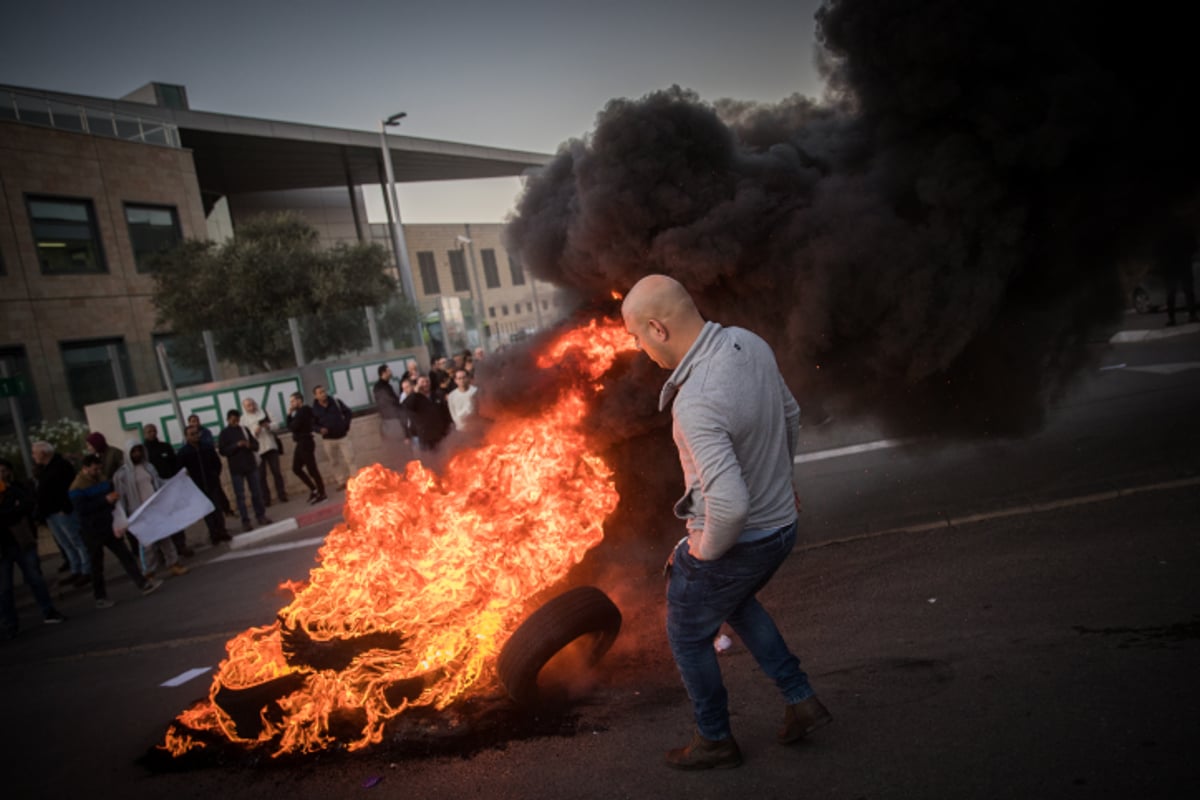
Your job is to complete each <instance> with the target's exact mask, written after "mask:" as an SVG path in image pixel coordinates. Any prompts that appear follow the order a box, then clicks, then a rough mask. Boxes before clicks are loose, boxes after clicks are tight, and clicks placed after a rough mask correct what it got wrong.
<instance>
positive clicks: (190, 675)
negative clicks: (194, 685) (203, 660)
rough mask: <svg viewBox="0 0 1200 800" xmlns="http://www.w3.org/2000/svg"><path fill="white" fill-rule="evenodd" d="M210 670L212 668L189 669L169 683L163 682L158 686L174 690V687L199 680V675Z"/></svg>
mask: <svg viewBox="0 0 1200 800" xmlns="http://www.w3.org/2000/svg"><path fill="white" fill-rule="evenodd" d="M211 670H212V667H196V668H195V669H189V670H188V671H187V672H181V673H179V674H178V675H176V676H175V677H174V678H171V680H169V681H163V682H162V683H160V684H159V686H165V687H167V688H171V689H173V688H175V687H176V686H183V685H184V684H185V683H187V682H188V681H190V680H194V679H195V678H199V677H200V676H201V675H203V674H204V673H206V672H209V671H211Z"/></svg>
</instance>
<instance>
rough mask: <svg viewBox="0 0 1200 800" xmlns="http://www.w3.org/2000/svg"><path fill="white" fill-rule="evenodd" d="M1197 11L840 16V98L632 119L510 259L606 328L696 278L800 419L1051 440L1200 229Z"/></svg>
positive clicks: (912, 10)
mask: <svg viewBox="0 0 1200 800" xmlns="http://www.w3.org/2000/svg"><path fill="white" fill-rule="evenodd" d="M1188 8H1189V6H1188V5H1187V4H1167V3H1161V4H1160V3H1157V2H1150V3H1142V4H1138V5H1136V6H1125V7H1109V6H1105V5H1104V4H1096V3H1084V2H1078V1H1076V0H1052V2H1045V0H1042V1H1041V2H1025V1H1024V0H1005V1H1004V2H992V1H991V0H971V2H963V0H830V2H827V3H826V4H825V5H824V6H823V7H822V8H821V9H820V10H819V11H818V13H817V19H818V38H819V44H820V45H821V55H820V57H819V62H820V68H821V69H822V71H823V76H824V78H825V81H826V87H827V91H826V95H825V96H824V97H823V98H821V99H820V100H814V99H809V98H805V97H801V96H793V97H792V98H790V99H788V100H785V101H784V102H782V103H780V104H778V105H773V106H767V105H757V104H751V103H744V102H738V101H732V100H723V101H717V102H715V103H707V102H703V101H702V100H701V99H700V98H699V97H697V96H696V95H695V94H694V93H692V92H690V91H686V90H683V89H680V88H678V87H672V88H670V89H666V90H663V91H660V92H656V93H654V94H651V95H649V96H647V97H644V98H642V99H640V100H626V99H620V100H613V101H612V102H610V103H609V104H608V105H607V106H606V107H605V108H604V110H603V111H602V112H601V113H600V114H599V116H598V119H597V123H596V127H595V130H594V132H592V133H591V134H590V135H589V136H587V137H586V138H584V139H582V140H576V141H570V142H567V143H566V144H564V145H563V146H562V148H561V149H560V151H559V153H558V155H557V157H556V158H555V159H554V160H553V162H552V163H551V164H550V165H549V166H548V167H547V168H546V169H545V171H544V172H543V173H542V174H541V175H540V176H538V177H536V178H534V179H532V180H531V181H530V182H529V184H528V186H527V188H526V191H525V193H524V195H523V196H522V198H521V200H520V201H519V204H518V209H517V212H516V214H515V216H514V218H513V219H512V220H511V221H510V225H509V239H510V242H509V243H510V245H511V247H512V249H514V250H516V251H518V252H519V253H520V255H521V257H522V258H523V260H524V262H525V264H526V265H527V266H528V268H529V269H530V270H531V271H532V272H533V273H534V274H535V275H537V276H538V277H539V278H542V279H546V280H551V281H554V282H556V283H558V284H559V285H562V286H566V287H571V288H572V289H574V290H575V291H577V292H578V293H579V295H580V296H581V297H583V298H585V299H588V300H590V301H592V302H601V301H603V300H604V299H605V298H608V297H609V295H610V293H611V292H612V291H613V290H616V291H619V292H624V291H626V290H627V289H628V288H629V287H630V286H631V285H632V284H633V283H634V282H635V281H636V280H637V279H638V278H639V277H641V276H643V275H645V274H647V273H651V272H664V273H667V274H670V275H673V276H675V277H676V278H678V279H680V280H681V281H682V282H683V283H684V284H685V285H686V286H688V288H689V289H690V290H691V291H692V292H693V294H694V295H695V297H696V299H697V302H698V304H699V305H700V308H701V311H702V312H703V313H704V314H705V316H706V317H707V318H709V319H714V320H717V321H719V322H721V323H722V324H727V325H740V326H744V327H747V328H750V329H752V330H754V331H756V332H758V333H760V334H761V335H763V336H764V337H765V338H766V339H767V340H768V341H770V342H771V343H772V345H773V346H774V347H775V349H776V353H777V355H778V358H779V361H780V365H781V367H782V368H783V370H784V373H785V375H786V376H787V378H788V381H789V384H790V385H791V387H792V390H793V392H795V394H796V395H797V398H798V399H799V401H800V404H801V406H802V408H804V407H811V406H812V405H813V404H814V403H816V404H818V405H819V404H821V403H824V404H825V405H826V406H827V407H829V408H831V409H833V410H835V412H836V413H837V414H839V415H855V414H869V415H872V416H874V417H876V418H877V419H878V420H879V421H880V422H881V423H883V425H884V427H885V429H887V430H888V431H889V432H893V433H912V432H929V431H940V432H943V433H962V434H970V435H1014V434H1022V433H1027V432H1030V431H1033V430H1036V429H1037V428H1038V426H1039V425H1040V424H1041V423H1042V421H1043V418H1044V415H1045V409H1046V407H1047V405H1048V403H1049V402H1050V401H1051V400H1053V399H1054V398H1055V397H1056V396H1057V395H1058V394H1059V393H1060V392H1061V391H1062V390H1063V389H1064V388H1065V386H1066V385H1067V384H1068V382H1069V380H1070V378H1071V376H1072V375H1074V374H1076V373H1077V372H1078V370H1079V368H1080V367H1081V366H1082V365H1083V364H1085V363H1086V361H1087V354H1088V347H1087V345H1088V342H1089V339H1090V338H1091V337H1094V335H1095V334H1096V332H1097V330H1098V329H1100V328H1102V327H1103V326H1105V325H1111V324H1112V323H1113V321H1114V320H1115V319H1116V318H1117V316H1118V315H1119V314H1120V312H1121V310H1122V308H1123V305H1124V298H1123V297H1122V290H1121V280H1120V276H1121V269H1122V267H1123V265H1125V264H1129V263H1135V264H1136V263H1139V262H1141V263H1146V262H1148V261H1149V260H1150V258H1151V254H1152V253H1153V247H1152V242H1153V240H1154V239H1155V237H1156V236H1157V235H1158V234H1159V232H1160V230H1161V229H1162V227H1163V226H1164V225H1166V224H1167V222H1168V221H1169V220H1170V219H1171V218H1172V217H1174V218H1179V217H1180V215H1188V214H1190V215H1192V217H1191V218H1190V219H1188V220H1187V224H1189V225H1192V227H1194V200H1195V197H1196V191H1197V185H1198V179H1200V163H1198V162H1200V158H1198V153H1200V128H1198V127H1197V117H1198V115H1197V111H1196V107H1197V102H1200V95H1197V93H1196V91H1195V81H1194V77H1195V75H1196V74H1197V67H1196V66H1195V59H1194V54H1195V50H1196V48H1195V46H1194V42H1193V38H1194V30H1195V27H1194V25H1192V24H1191V20H1190V19H1189V17H1190V15H1191V12H1190V11H1188V10H1187V9H1188ZM747 57H751V54H747ZM643 377H644V379H645V380H646V382H647V384H648V386H647V387H646V391H647V392H649V393H651V395H653V393H654V392H655V391H656V388H657V385H658V383H660V382H661V379H662V377H663V375H662V374H661V373H659V374H653V371H652V370H647V371H644V375H643ZM611 413H614V414H618V413H619V414H624V415H625V417H626V419H625V422H626V423H628V425H629V426H630V427H631V429H633V430H635V431H643V430H644V424H643V422H642V421H639V420H634V419H632V418H631V417H632V416H638V415H641V416H644V415H653V414H654V413H655V411H654V409H653V404H652V403H650V404H641V405H638V406H635V405H630V406H628V407H626V408H624V409H623V410H621V411H619V412H618V411H617V410H615V409H613V410H611Z"/></svg>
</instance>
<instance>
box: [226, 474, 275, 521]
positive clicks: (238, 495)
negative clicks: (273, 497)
mask: <svg viewBox="0 0 1200 800" xmlns="http://www.w3.org/2000/svg"><path fill="white" fill-rule="evenodd" d="M229 481H230V482H231V483H232V484H233V496H234V498H235V499H236V500H237V509H238V514H240V515H241V517H242V524H243V525H245V524H247V523H248V522H250V511H253V512H254V518H255V519H256V520H261V519H262V518H263V517H265V516H266V515H267V509H266V506H264V505H263V499H262V490H261V487H260V486H259V482H258V470H257V469H256V470H255V471H254V472H246V473H242V472H234V471H233V470H230V471H229ZM246 488H249V489H250V509H249V510H247V508H246Z"/></svg>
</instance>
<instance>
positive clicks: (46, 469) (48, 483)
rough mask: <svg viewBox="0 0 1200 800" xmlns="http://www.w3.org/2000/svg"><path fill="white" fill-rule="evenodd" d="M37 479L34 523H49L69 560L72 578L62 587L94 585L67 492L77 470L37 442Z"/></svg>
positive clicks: (35, 445)
mask: <svg viewBox="0 0 1200 800" xmlns="http://www.w3.org/2000/svg"><path fill="white" fill-rule="evenodd" d="M31 449H32V451H33V479H34V481H36V483H37V509H36V510H35V511H34V520H35V521H36V522H37V523H38V524H42V523H45V525H46V527H48V528H49V529H50V533H51V534H52V535H53V536H54V541H56V542H58V546H59V547H60V548H61V549H62V551H63V555H64V556H65V557H66V559H67V565H68V568H69V569H70V570H71V573H70V575H68V576H67V577H66V578H65V579H63V581H62V583H65V584H73V585H75V586H86V585H87V584H89V583H91V582H92V561H91V558H90V557H89V556H88V548H87V545H86V544H85V543H84V541H83V534H81V533H80V532H79V517H77V516H76V515H75V512H74V510H73V509H72V508H71V501H70V499H68V498H67V492H68V491H70V489H71V482H72V481H74V480H75V468H74V467H72V466H71V462H69V461H67V460H66V459H65V458H63V457H62V456H61V455H59V454H58V453H56V452H54V445H52V444H50V442H34V443H33V447H32V448H31Z"/></svg>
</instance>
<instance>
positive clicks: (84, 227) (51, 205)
mask: <svg viewBox="0 0 1200 800" xmlns="http://www.w3.org/2000/svg"><path fill="white" fill-rule="evenodd" d="M26 202H27V204H28V206H29V226H30V228H31V229H32V230H33V240H34V242H35V243H36V244H37V253H38V263H39V264H40V265H41V267H42V273H43V274H45V275H78V274H86V273H89V272H106V271H107V267H106V266H105V264H104V250H103V248H101V247H100V231H99V229H98V228H97V227H96V212H95V209H93V208H92V201H91V200H72V199H69V198H62V197H28V198H26Z"/></svg>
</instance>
